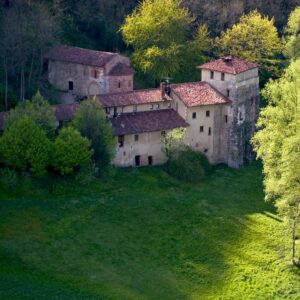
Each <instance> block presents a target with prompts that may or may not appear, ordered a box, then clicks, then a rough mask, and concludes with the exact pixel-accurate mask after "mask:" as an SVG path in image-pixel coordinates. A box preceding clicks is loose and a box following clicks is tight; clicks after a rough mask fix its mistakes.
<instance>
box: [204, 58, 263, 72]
mask: <svg viewBox="0 0 300 300" xmlns="http://www.w3.org/2000/svg"><path fill="white" fill-rule="evenodd" d="M257 67H258V64H256V63H253V62H248V61H245V60H241V59H237V58H230V57H228V58H220V59H218V60H214V61H211V62H209V63H206V64H203V65H201V66H199V67H198V68H200V69H205V70H210V71H217V72H223V73H229V74H233V75H236V74H239V73H242V72H246V71H248V70H251V69H254V68H257Z"/></svg>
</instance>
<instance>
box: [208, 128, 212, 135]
mask: <svg viewBox="0 0 300 300" xmlns="http://www.w3.org/2000/svg"><path fill="white" fill-rule="evenodd" d="M208 135H211V127H209V128H208Z"/></svg>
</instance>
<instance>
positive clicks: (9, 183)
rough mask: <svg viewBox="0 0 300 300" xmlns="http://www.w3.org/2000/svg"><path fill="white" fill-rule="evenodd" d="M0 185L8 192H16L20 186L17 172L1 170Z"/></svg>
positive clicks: (6, 169)
mask: <svg viewBox="0 0 300 300" xmlns="http://www.w3.org/2000/svg"><path fill="white" fill-rule="evenodd" d="M0 184H1V187H2V188H4V189H6V190H8V191H12V190H15V189H16V188H17V187H18V185H19V176H18V174H17V172H16V171H15V170H11V169H8V168H4V169H0Z"/></svg>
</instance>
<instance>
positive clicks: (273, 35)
mask: <svg viewBox="0 0 300 300" xmlns="http://www.w3.org/2000/svg"><path fill="white" fill-rule="evenodd" d="M216 42H217V46H218V48H219V51H220V53H221V55H232V56H235V57H239V58H242V59H245V60H248V61H252V62H257V63H259V64H261V66H262V69H263V70H265V71H268V72H269V73H271V74H273V75H274V74H276V75H278V70H277V69H278V63H279V55H280V53H281V51H282V43H281V40H280V38H279V35H278V32H277V29H276V27H275V25H274V19H269V18H268V17H265V16H263V15H261V14H260V13H259V12H258V11H253V12H251V13H249V14H248V15H244V16H242V17H241V19H240V22H239V23H237V24H235V25H233V27H232V28H230V29H228V30H226V31H224V32H222V34H221V37H220V38H217V39H216Z"/></svg>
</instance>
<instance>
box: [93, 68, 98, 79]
mask: <svg viewBox="0 0 300 300" xmlns="http://www.w3.org/2000/svg"><path fill="white" fill-rule="evenodd" d="M93 75H94V78H96V79H97V78H98V77H99V71H98V70H96V69H95V70H94V74H93Z"/></svg>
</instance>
